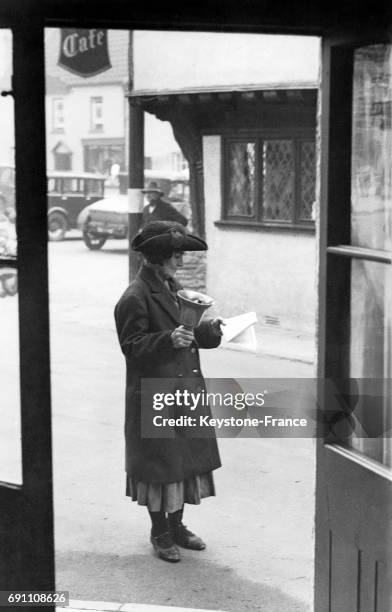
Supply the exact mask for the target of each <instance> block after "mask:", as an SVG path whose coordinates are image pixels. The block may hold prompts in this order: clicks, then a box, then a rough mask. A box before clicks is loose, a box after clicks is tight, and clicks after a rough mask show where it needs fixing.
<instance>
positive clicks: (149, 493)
mask: <svg viewBox="0 0 392 612" xmlns="http://www.w3.org/2000/svg"><path fill="white" fill-rule="evenodd" d="M125 494H126V495H127V496H128V497H131V498H132V501H136V502H137V503H138V504H139V505H140V506H147V507H148V509H149V510H150V511H151V512H159V511H160V510H163V511H164V512H169V513H171V512H176V511H177V510H180V509H181V508H182V506H183V505H184V504H200V503H201V500H202V499H203V498H204V497H211V496H214V495H215V485H214V478H213V475H212V472H207V473H205V474H200V475H198V476H192V477H190V478H186V479H185V480H181V481H180V482H169V483H159V482H154V483H146V482H137V481H136V480H133V479H132V478H130V477H129V476H127V480H126V493H125Z"/></svg>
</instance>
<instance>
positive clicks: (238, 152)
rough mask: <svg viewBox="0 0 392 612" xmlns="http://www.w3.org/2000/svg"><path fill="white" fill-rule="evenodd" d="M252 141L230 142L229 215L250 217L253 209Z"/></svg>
mask: <svg viewBox="0 0 392 612" xmlns="http://www.w3.org/2000/svg"><path fill="white" fill-rule="evenodd" d="M255 155H256V147H255V143H254V142H231V143H230V144H229V149H228V163H229V189H228V212H229V214H230V215H234V216H237V215H238V216H243V217H252V216H254V211H255Z"/></svg>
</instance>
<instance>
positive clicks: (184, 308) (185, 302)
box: [177, 289, 214, 330]
mask: <svg viewBox="0 0 392 612" xmlns="http://www.w3.org/2000/svg"><path fill="white" fill-rule="evenodd" d="M177 296H178V298H179V300H180V304H181V314H180V321H181V324H182V325H183V326H184V327H186V328H187V329H191V330H192V329H193V328H194V327H197V325H199V323H200V321H201V319H202V317H203V315H204V312H205V311H206V310H207V308H209V307H210V306H211V305H212V304H213V303H214V300H213V299H212V298H211V297H210V296H209V295H206V294H205V293H199V292H198V291H192V290H190V289H180V291H177Z"/></svg>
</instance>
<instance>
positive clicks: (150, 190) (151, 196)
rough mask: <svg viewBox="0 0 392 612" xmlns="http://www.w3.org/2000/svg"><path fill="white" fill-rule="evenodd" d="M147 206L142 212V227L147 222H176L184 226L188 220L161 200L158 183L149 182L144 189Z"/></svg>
mask: <svg viewBox="0 0 392 612" xmlns="http://www.w3.org/2000/svg"><path fill="white" fill-rule="evenodd" d="M142 192H143V193H144V194H146V197H147V200H148V205H147V206H145V207H144V210H143V225H145V224H146V223H148V222H149V221H176V222H177V223H181V224H182V225H184V226H186V225H187V223H188V219H187V218H186V217H184V215H182V214H181V213H180V212H178V210H177V209H176V208H174V206H172V205H171V204H170V203H169V202H166V201H165V200H163V199H162V196H163V191H161V189H159V187H158V183H156V182H155V181H151V182H150V184H149V185H148V187H146V189H142Z"/></svg>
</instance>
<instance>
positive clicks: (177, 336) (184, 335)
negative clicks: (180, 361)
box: [170, 325, 195, 349]
mask: <svg viewBox="0 0 392 612" xmlns="http://www.w3.org/2000/svg"><path fill="white" fill-rule="evenodd" d="M170 337H171V340H172V343H173V346H174V348H175V349H182V348H187V347H188V346H190V345H191V344H192V342H193V340H194V339H195V336H194V335H193V332H192V331H191V330H189V329H186V328H185V327H184V326H183V325H180V326H179V327H176V329H175V330H174V331H173V332H172V334H171V336H170Z"/></svg>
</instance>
